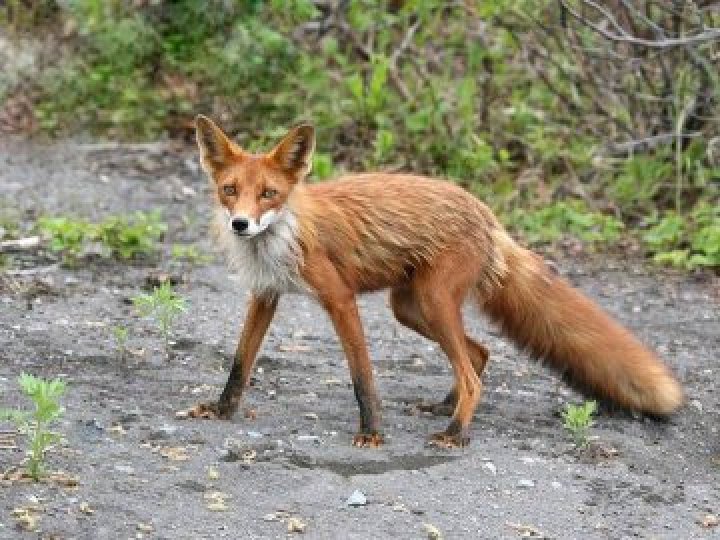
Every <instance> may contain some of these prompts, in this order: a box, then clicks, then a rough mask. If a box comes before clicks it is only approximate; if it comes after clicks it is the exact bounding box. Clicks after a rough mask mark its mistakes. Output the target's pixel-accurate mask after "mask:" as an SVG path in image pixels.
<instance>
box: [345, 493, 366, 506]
mask: <svg viewBox="0 0 720 540" xmlns="http://www.w3.org/2000/svg"><path fill="white" fill-rule="evenodd" d="M345 504H347V505H348V506H365V505H366V504H367V497H365V494H364V493H363V492H362V491H359V490H357V489H356V490H355V491H353V492H352V494H351V495H350V496H349V497H348V498H347V500H346V501H345Z"/></svg>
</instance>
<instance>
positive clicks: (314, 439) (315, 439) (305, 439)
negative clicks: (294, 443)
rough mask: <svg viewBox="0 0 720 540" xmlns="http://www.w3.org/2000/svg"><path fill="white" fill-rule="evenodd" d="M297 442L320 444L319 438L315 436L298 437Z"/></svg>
mask: <svg viewBox="0 0 720 540" xmlns="http://www.w3.org/2000/svg"><path fill="white" fill-rule="evenodd" d="M297 440H298V441H301V442H320V437H318V436H317V435H298V436H297Z"/></svg>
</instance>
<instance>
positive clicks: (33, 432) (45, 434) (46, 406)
mask: <svg viewBox="0 0 720 540" xmlns="http://www.w3.org/2000/svg"><path fill="white" fill-rule="evenodd" d="M18 384H19V386H20V388H21V389H22V391H23V392H24V393H25V395H26V396H28V397H29V398H30V399H31V400H32V402H33V403H34V405H35V409H34V410H33V411H32V412H27V411H19V410H8V409H3V410H0V420H3V419H6V420H11V421H13V422H14V423H15V424H16V425H17V426H18V428H19V429H20V431H21V432H22V433H25V434H26V435H27V436H28V437H29V440H30V447H29V449H28V464H27V471H28V474H29V475H30V477H31V478H32V479H33V480H35V481H38V480H39V479H40V477H41V476H42V474H43V472H44V469H45V453H46V452H47V450H48V448H50V446H51V445H52V444H53V443H55V442H57V441H58V440H59V439H60V435H59V434H57V433H54V432H52V431H50V426H51V425H52V423H53V422H54V421H56V420H57V419H58V418H60V416H61V415H62V413H63V408H62V407H61V406H60V403H59V399H60V397H61V396H62V395H63V394H64V393H65V382H64V381H62V380H60V379H53V380H49V381H48V380H44V379H41V378H39V377H35V376H33V375H29V374H27V373H23V374H21V375H20V377H18Z"/></svg>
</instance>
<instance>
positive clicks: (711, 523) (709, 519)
mask: <svg viewBox="0 0 720 540" xmlns="http://www.w3.org/2000/svg"><path fill="white" fill-rule="evenodd" d="M700 525H702V526H703V527H705V528H706V529H709V528H711V527H717V526H718V525H720V518H718V516H716V515H715V514H706V515H705V516H703V517H702V519H700Z"/></svg>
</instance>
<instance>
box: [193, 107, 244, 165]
mask: <svg viewBox="0 0 720 540" xmlns="http://www.w3.org/2000/svg"><path fill="white" fill-rule="evenodd" d="M195 137H196V139H197V144H198V148H199V149H200V161H201V163H202V165H203V167H204V168H205V170H206V171H207V172H214V171H217V170H218V169H221V168H223V167H224V166H226V165H228V163H230V161H231V158H232V157H233V155H234V152H233V143H232V142H231V141H230V139H228V137H227V135H225V133H223V131H222V130H221V129H220V128H219V127H217V125H216V124H215V122H213V121H212V120H210V119H209V118H208V117H207V116H203V115H202V114H199V115H198V116H197V117H196V118H195Z"/></svg>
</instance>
